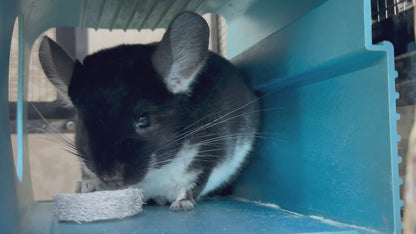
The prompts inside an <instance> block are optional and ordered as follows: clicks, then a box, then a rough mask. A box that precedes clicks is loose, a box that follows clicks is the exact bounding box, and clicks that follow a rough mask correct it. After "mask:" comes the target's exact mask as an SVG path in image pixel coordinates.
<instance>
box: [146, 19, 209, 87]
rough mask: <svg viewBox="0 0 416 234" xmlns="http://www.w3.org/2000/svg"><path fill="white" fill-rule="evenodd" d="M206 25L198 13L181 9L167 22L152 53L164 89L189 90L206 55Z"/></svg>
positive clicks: (207, 33) (154, 65)
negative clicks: (170, 21) (167, 24)
mask: <svg viewBox="0 0 416 234" xmlns="http://www.w3.org/2000/svg"><path fill="white" fill-rule="evenodd" d="M208 42H209V27H208V24H207V22H206V21H205V20H204V19H203V18H202V17H201V16H200V15H198V14H196V13H193V12H183V13H181V14H179V15H177V16H176V17H175V18H174V19H173V21H172V23H171V24H170V25H169V27H168V29H167V31H166V33H165V35H164V36H163V39H162V41H161V42H160V44H159V46H158V47H157V49H156V51H155V52H154V54H153V56H152V64H153V67H154V68H155V70H156V71H157V72H158V73H159V75H161V76H162V77H163V81H164V82H165V84H166V87H167V89H168V90H169V91H170V92H172V93H175V94H178V93H189V92H190V91H191V90H190V86H191V84H192V82H193V81H194V80H195V78H196V77H197V76H198V73H199V72H200V71H201V68H202V67H203V65H204V63H205V60H206V58H207V55H208Z"/></svg>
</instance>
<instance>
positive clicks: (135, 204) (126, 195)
mask: <svg viewBox="0 0 416 234" xmlns="http://www.w3.org/2000/svg"><path fill="white" fill-rule="evenodd" d="M142 199H143V191H142V190H141V189H135V188H128V189H124V190H108V191H97V192H91V193H77V194H57V195H55V196H54V197H53V200H54V201H55V209H54V213H55V216H56V217H57V218H58V220H59V221H74V222H91V221H98V220H109V219H121V218H124V217H127V216H132V215H135V214H137V213H140V212H142V211H143V209H142V205H143V201H142Z"/></svg>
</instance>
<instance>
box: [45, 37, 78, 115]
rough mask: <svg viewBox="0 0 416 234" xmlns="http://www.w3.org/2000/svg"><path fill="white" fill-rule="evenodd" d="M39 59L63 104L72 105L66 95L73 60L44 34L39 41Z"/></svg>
mask: <svg viewBox="0 0 416 234" xmlns="http://www.w3.org/2000/svg"><path fill="white" fill-rule="evenodd" d="M39 60H40V64H41V65H42V68H43V71H44V72H45V74H46V76H47V77H48V79H49V81H50V82H51V83H52V84H53V85H54V86H55V87H56V88H57V90H58V95H59V96H60V97H61V99H62V101H63V102H64V105H65V106H67V107H70V106H72V102H71V100H70V98H69V96H68V84H69V81H70V80H71V77H72V72H73V70H74V65H75V60H74V59H73V58H72V57H71V56H69V55H68V54H67V53H66V52H65V50H64V49H63V48H62V47H61V46H60V45H58V44H57V43H56V42H54V41H53V40H52V39H50V38H49V37H47V36H44V37H43V39H42V42H41V43H40V47H39Z"/></svg>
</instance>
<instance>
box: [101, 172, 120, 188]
mask: <svg viewBox="0 0 416 234" xmlns="http://www.w3.org/2000/svg"><path fill="white" fill-rule="evenodd" d="M101 180H102V181H103V182H104V183H106V184H107V185H108V186H110V187H113V188H121V187H123V186H124V180H123V177H122V176H121V175H112V176H109V175H105V176H102V177H101Z"/></svg>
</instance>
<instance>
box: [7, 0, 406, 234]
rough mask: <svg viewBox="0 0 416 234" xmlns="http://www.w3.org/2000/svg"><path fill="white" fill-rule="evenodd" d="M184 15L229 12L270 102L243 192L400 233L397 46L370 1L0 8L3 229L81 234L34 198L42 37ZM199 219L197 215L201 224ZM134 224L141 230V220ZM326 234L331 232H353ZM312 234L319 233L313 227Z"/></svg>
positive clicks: (239, 47) (155, 23) (231, 31)
mask: <svg viewBox="0 0 416 234" xmlns="http://www.w3.org/2000/svg"><path fill="white" fill-rule="evenodd" d="M140 4H142V5H140ZM141 6H142V8H140V7H141ZM166 7H168V8H166ZM169 7H170V8H169ZM134 9H136V10H137V9H143V11H141V10H138V11H137V12H135V11H134ZM184 9H186V10H193V11H197V12H199V13H201V14H202V13H207V12H216V13H219V14H221V15H222V16H224V18H225V19H226V20H227V25H228V43H227V45H228V47H227V54H228V56H229V57H230V58H232V60H233V62H235V63H236V64H237V65H238V66H239V67H240V68H241V69H242V71H243V72H244V73H245V74H246V75H247V77H248V79H249V81H250V83H251V85H252V87H253V88H254V89H255V90H256V91H258V92H259V94H260V95H265V94H266V96H265V97H264V98H263V99H262V100H261V101H262V104H263V107H264V108H265V109H267V111H264V116H263V127H262V133H261V135H262V136H261V140H259V142H258V145H257V147H256V150H255V153H254V155H253V160H252V163H251V165H249V166H248V167H247V168H246V170H245V171H244V173H243V176H242V178H241V179H240V180H239V181H238V184H237V186H236V188H235V194H234V195H236V196H240V197H243V198H246V199H250V200H261V201H264V202H271V203H275V204H278V205H279V206H281V207H282V208H284V209H287V210H291V211H295V212H298V213H301V214H304V215H315V216H322V217H325V218H328V219H332V220H336V221H338V222H342V223H347V224H353V225H357V226H361V227H366V228H370V229H374V230H377V231H381V232H383V233H400V230H401V223H400V212H399V211H400V206H401V202H400V200H399V193H398V191H399V190H398V186H399V184H400V183H401V181H400V180H399V178H398V168H397V164H398V163H399V161H400V160H399V158H398V156H397V141H398V140H399V138H398V136H397V134H396V120H397V119H398V115H397V114H396V111H395V99H396V98H397V94H396V93H395V90H394V78H395V75H396V74H395V72H394V66H393V61H394V60H393V51H392V50H393V48H392V47H391V45H390V44H382V45H372V43H371V19H370V18H371V17H370V15H371V12H370V9H371V7H370V0H349V1H345V0H329V1H325V0H296V1H274V0H271V1H264V0H255V1H253V0H240V1H238V0H227V1H220V0H212V1H204V0H190V1H186V0H178V1H173V0H172V1H150V0H149V1H137V0H126V1H118V0H107V1H105V0H94V1H92V0H90V1H86V0H84V1H81V0H74V1H63V0H62V1H50V0H37V1H23V0H22V1H13V0H0V27H1V29H2V34H1V36H0V89H1V90H0V109H2V110H3V111H2V112H0V127H1V129H2V130H3V131H1V132H0V146H1V147H0V185H1V186H2V189H1V190H0V206H1V208H2V209H0V227H1V229H2V232H3V231H4V232H5V233H12V232H14V231H18V230H22V229H20V228H21V227H25V228H23V230H26V231H27V232H30V230H37V231H39V232H42V230H43V231H44V232H53V231H56V232H64V231H63V230H67V231H70V230H72V228H71V226H70V225H68V224H64V225H57V224H56V225H55V224H53V222H55V221H54V220H53V219H52V216H50V217H49V216H48V217H45V218H42V217H44V215H45V214H47V213H50V212H51V207H52V206H51V205H50V204H42V203H36V202H33V196H32V192H31V190H32V189H31V182H30V174H29V167H28V163H27V162H28V152H26V150H27V147H25V146H26V135H25V128H24V127H23V126H25V115H26V109H25V105H26V104H25V103H26V102H25V99H26V93H27V92H26V85H25V84H27V77H28V74H27V72H28V64H29V54H30V51H31V47H32V44H33V41H34V40H35V39H36V38H37V37H38V36H39V35H40V33H42V32H43V31H45V30H47V29H48V28H51V27H56V26H64V25H69V26H81V27H93V28H122V29H131V28H136V29H139V28H156V27H165V26H166V25H167V24H168V23H169V21H170V19H172V18H173V17H174V15H176V13H177V12H179V11H181V10H184ZM18 15H19V20H20V26H21V27H20V31H19V33H20V34H19V36H20V43H19V49H20V52H19V54H20V58H19V61H20V67H19V68H20V69H19V79H20V81H21V82H20V84H19V92H20V96H19V102H18V111H19V113H18V117H19V118H20V119H22V121H20V122H19V125H18V132H19V152H18V153H19V156H20V158H21V162H22V165H23V170H22V171H21V173H22V174H21V177H20V178H18V177H17V176H16V172H15V171H16V168H15V166H14V163H13V156H12V150H11V145H10V132H9V123H8V112H7V111H8V91H7V87H8V82H7V77H8V74H7V73H8V72H7V71H8V64H9V51H10V40H11V34H12V28H13V24H14V22H15V19H16V17H17V16H18ZM20 180H21V181H20ZM212 204H213V205H211V206H210V205H209V204H206V205H204V206H202V207H203V208H201V209H202V211H204V210H205V211H207V212H211V211H213V210H212V207H214V206H216V205H218V203H212ZM221 204H222V203H220V206H222V208H224V210H225V211H227V212H229V213H227V215H225V216H224V217H233V220H234V221H233V222H236V220H237V221H238V218H235V217H234V216H235V215H238V214H241V213H247V214H252V215H253V216H252V217H249V216H247V217H246V218H247V219H244V220H250V219H252V220H259V218H261V217H260V216H259V215H258V214H256V209H257V208H256V209H254V208H253V210H247V212H246V209H250V208H247V206H246V205H238V204H236V205H234V204H235V203H230V204H233V205H230V207H233V208H230V207H227V206H226V205H225V206H224V205H221ZM241 207H244V209H242V208H241ZM241 209H242V210H241ZM157 212H159V211H157ZM161 212H166V211H161ZM197 212H198V211H197ZM262 212H265V214H267V215H268V219H267V220H268V221H267V222H272V220H274V222H273V225H271V226H270V227H275V226H276V227H278V226H282V225H280V224H279V220H281V219H280V218H281V217H283V216H278V215H275V216H273V215H274V214H275V213H274V212H272V211H271V210H267V211H265V210H262ZM148 214H154V213H151V212H150V213H148ZM156 214H159V213H156ZM194 215H195V213H190V215H188V216H192V217H191V218H192V219H193V220H194V221H195V220H198V217H199V216H194ZM175 217H176V216H175ZM179 217H183V216H179ZM270 217H276V218H274V219H272V218H270ZM285 217H286V218H285V220H286V221H285V222H286V225H287V224H288V223H289V224H290V225H292V226H290V225H289V226H290V227H296V219H297V218H288V217H295V216H285ZM175 219H176V218H172V219H171V221H172V220H175ZM179 219H180V218H179ZM51 220H52V221H51ZM144 220H146V219H144ZM299 220H300V219H299ZM50 222H52V224H51V223H50ZM127 222H129V221H127ZM201 222H204V225H207V226H209V223H206V221H204V220H201ZM292 222H294V224H293V223H292ZM224 223H226V222H224ZM305 223H310V220H307V221H305ZM312 223H313V222H312ZM98 225H99V224H98ZM106 225H111V223H110V224H109V223H106ZM131 225H133V226H131V227H136V226H134V225H136V224H135V222H133V223H132V224H131ZM185 225H186V224H185ZM264 225H265V226H267V224H264ZM307 225H309V224H307ZM93 226H94V225H93ZM195 226H198V225H195ZM324 226H325V225H321V226H319V225H318V226H314V227H315V228H316V227H324ZM103 227H104V226H102V228H103ZM115 227H116V226H115ZM282 227H283V226H282ZM285 227H286V226H285ZM304 227H305V226H303V228H304ZM306 227H307V226H306ZM77 228H82V227H80V226H77ZM102 228H101V229H102ZM106 228H107V227H106ZM325 228H326V229H321V230H322V231H325V230H326V231H328V230H332V231H334V232H336V231H342V230H343V229H337V228H329V229H328V227H325ZM86 230H88V229H84V231H86ZM108 230H112V229H111V228H110V229H108ZM192 230H194V229H192ZM287 230H289V229H287ZM290 230H292V229H290ZM346 230H350V229H346ZM269 231H270V230H269ZM297 231H298V232H307V231H305V229H299V230H297ZM309 231H310V232H317V231H319V229H314V228H312V227H311V229H310V230H309ZM203 232H207V230H204V231H203ZM294 232H296V231H294ZM86 233H88V232H87V231H86Z"/></svg>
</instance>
